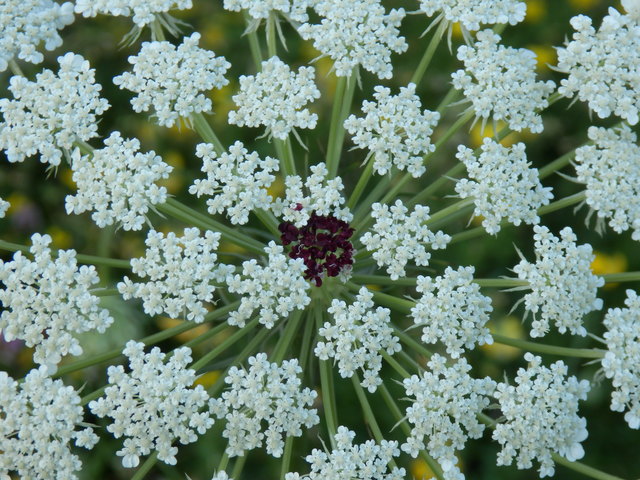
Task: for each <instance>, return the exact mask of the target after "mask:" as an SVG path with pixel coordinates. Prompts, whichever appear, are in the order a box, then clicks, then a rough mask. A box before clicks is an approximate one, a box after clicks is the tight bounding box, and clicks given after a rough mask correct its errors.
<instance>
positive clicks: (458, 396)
mask: <svg viewBox="0 0 640 480" xmlns="http://www.w3.org/2000/svg"><path fill="white" fill-rule="evenodd" d="M427 366H428V367H429V370H428V371H426V372H424V373H423V374H422V376H418V375H412V376H411V377H410V378H407V379H405V380H404V381H403V384H404V388H405V390H406V391H407V395H408V396H409V397H412V398H411V400H412V401H413V405H412V406H410V407H408V408H407V414H406V418H407V420H408V422H409V423H411V424H412V425H413V426H412V428H411V435H410V436H409V437H408V438H407V442H406V443H404V444H403V445H402V450H403V451H405V452H407V453H408V454H409V455H411V456H412V457H413V458H415V457H417V456H418V453H419V452H420V450H424V449H426V450H427V451H428V452H429V455H431V456H432V457H433V458H434V459H435V460H436V461H437V462H438V463H439V464H440V466H441V467H442V470H443V472H444V478H445V479H446V480H454V479H456V480H457V479H460V478H462V479H463V478H464V476H462V474H461V473H460V470H459V469H458V467H457V466H455V465H456V463H457V458H456V455H455V452H456V450H462V449H463V448H464V444H465V442H466V441H467V438H480V437H481V436H482V432H484V425H483V424H482V423H480V422H479V421H478V419H477V414H478V413H480V412H481V411H482V410H483V409H485V408H487V407H488V406H489V403H490V401H489V396H490V395H491V394H492V393H493V391H494V389H495V387H496V383H495V382H494V381H493V380H491V379H490V378H489V377H485V378H483V379H474V378H472V377H471V376H469V373H468V372H469V371H470V370H471V365H469V364H468V363H467V361H466V360H465V359H464V358H462V359H460V360H458V361H457V362H456V363H454V364H453V365H452V366H450V367H448V366H447V365H446V358H445V357H442V356H440V355H438V354H435V355H433V356H432V357H431V359H430V360H429V363H428V364H427ZM427 439H428V440H427Z"/></svg>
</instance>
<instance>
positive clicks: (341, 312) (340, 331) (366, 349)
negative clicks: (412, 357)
mask: <svg viewBox="0 0 640 480" xmlns="http://www.w3.org/2000/svg"><path fill="white" fill-rule="evenodd" d="M372 299H373V294H372V293H371V292H370V291H369V290H368V289H367V287H362V288H361V289H360V291H359V292H358V296H357V297H356V301H355V302H354V303H352V304H351V305H349V306H347V303H346V302H343V301H341V300H337V299H334V300H333V301H332V302H331V307H329V309H328V310H327V312H328V313H329V314H330V315H332V316H333V320H334V321H333V323H331V322H325V324H324V326H323V327H321V328H320V330H319V331H318V334H319V335H320V336H321V337H324V338H325V339H326V340H327V341H326V342H318V343H317V344H316V348H315V351H314V352H315V354H316V356H317V357H318V358H320V360H328V359H329V358H334V359H335V360H337V362H338V368H339V371H340V376H341V377H342V378H350V377H352V376H353V374H354V373H355V370H356V369H362V370H363V380H362V382H361V385H362V386H363V387H365V388H366V389H368V390H369V392H371V393H373V392H375V391H376V389H377V388H378V385H380V384H381V383H382V379H381V378H380V376H379V373H380V369H381V368H382V355H380V353H379V352H380V351H381V350H385V351H386V352H387V353H388V354H389V355H393V354H394V353H396V352H399V351H400V350H402V347H401V346H400V343H399V342H398V337H396V336H395V335H393V329H392V328H391V326H390V323H391V311H390V310H389V309H388V308H382V307H378V308H376V309H375V310H374V309H373V307H374V303H373V300H372Z"/></svg>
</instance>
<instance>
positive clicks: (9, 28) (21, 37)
mask: <svg viewBox="0 0 640 480" xmlns="http://www.w3.org/2000/svg"><path fill="white" fill-rule="evenodd" d="M71 23H73V3H71V2H65V3H63V4H59V3H56V2H53V1H52V0H3V2H2V4H1V5H0V32H2V36H0V72H4V71H5V70H6V69H7V67H8V66H9V62H10V61H11V60H13V59H15V58H19V59H20V60H24V61H25V62H29V63H40V62H42V60H44V57H43V55H42V53H40V52H39V51H38V47H39V46H40V44H44V48H45V49H46V50H54V49H55V48H57V47H59V46H60V45H62V38H60V35H59V34H58V30H61V29H62V28H64V27H65V26H66V25H70V24H71Z"/></svg>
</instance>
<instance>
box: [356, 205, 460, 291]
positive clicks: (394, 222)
mask: <svg viewBox="0 0 640 480" xmlns="http://www.w3.org/2000/svg"><path fill="white" fill-rule="evenodd" d="M371 209H372V212H371V216H372V217H373V218H374V219H375V221H376V223H375V225H374V226H373V228H372V232H375V233H372V232H366V233H365V234H364V235H362V237H361V239H360V240H361V241H362V243H363V245H364V246H365V247H366V249H367V250H368V251H370V252H373V258H374V259H375V261H376V263H377V264H378V266H379V267H384V266H386V267H387V273H388V274H389V276H390V278H391V280H397V279H398V278H400V277H404V276H405V275H406V272H405V267H406V265H407V262H408V261H409V260H414V261H415V263H416V265H419V266H422V267H426V266H428V265H429V259H430V258H431V254H430V253H429V252H427V250H426V248H425V244H426V245H428V246H429V247H430V248H431V249H433V250H438V249H444V248H446V246H447V243H449V240H451V237H450V236H449V235H447V234H445V233H442V232H436V233H433V232H432V231H431V230H429V228H428V227H427V226H426V225H425V222H426V221H427V220H429V207H425V206H423V205H416V206H415V208H414V210H413V212H411V214H409V215H407V212H408V211H409V209H408V208H407V207H405V206H404V204H403V203H402V201H401V200H396V203H395V204H394V205H393V206H391V207H389V206H388V205H383V204H381V203H374V204H373V205H372V206H371Z"/></svg>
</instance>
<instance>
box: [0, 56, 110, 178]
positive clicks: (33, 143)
mask: <svg viewBox="0 0 640 480" xmlns="http://www.w3.org/2000/svg"><path fill="white" fill-rule="evenodd" d="M58 63H59V64H60V70H59V71H58V74H57V75H56V74H55V73H53V72H52V71H51V70H43V71H42V72H41V73H39V74H38V75H36V81H35V82H30V81H29V80H27V79H26V78H25V77H21V76H18V75H15V76H13V77H11V80H10V85H9V90H10V91H11V93H12V94H13V97H14V99H13V100H9V99H8V98H2V99H0V112H2V116H3V118H4V120H3V122H1V123H0V148H3V149H4V150H5V152H6V154H7V160H9V161H10V162H22V161H24V159H25V158H27V157H30V156H32V155H35V154H36V153H40V161H41V162H42V163H49V164H50V165H51V166H58V165H59V164H60V161H61V159H62V156H63V154H65V155H69V152H70V151H71V150H72V149H73V144H74V142H76V141H87V140H89V139H91V138H93V137H95V136H97V135H98V133H97V130H98V126H97V118H96V116H97V115H100V114H102V113H104V112H105V111H106V110H107V109H108V108H109V102H107V101H106V100H105V99H103V98H100V90H101V89H102V87H101V86H100V85H99V84H97V83H94V77H95V75H94V74H95V71H94V70H93V68H90V67H89V62H88V61H86V60H85V59H84V58H82V57H81V56H80V55H75V54H73V53H67V54H66V55H64V56H61V57H58Z"/></svg>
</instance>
